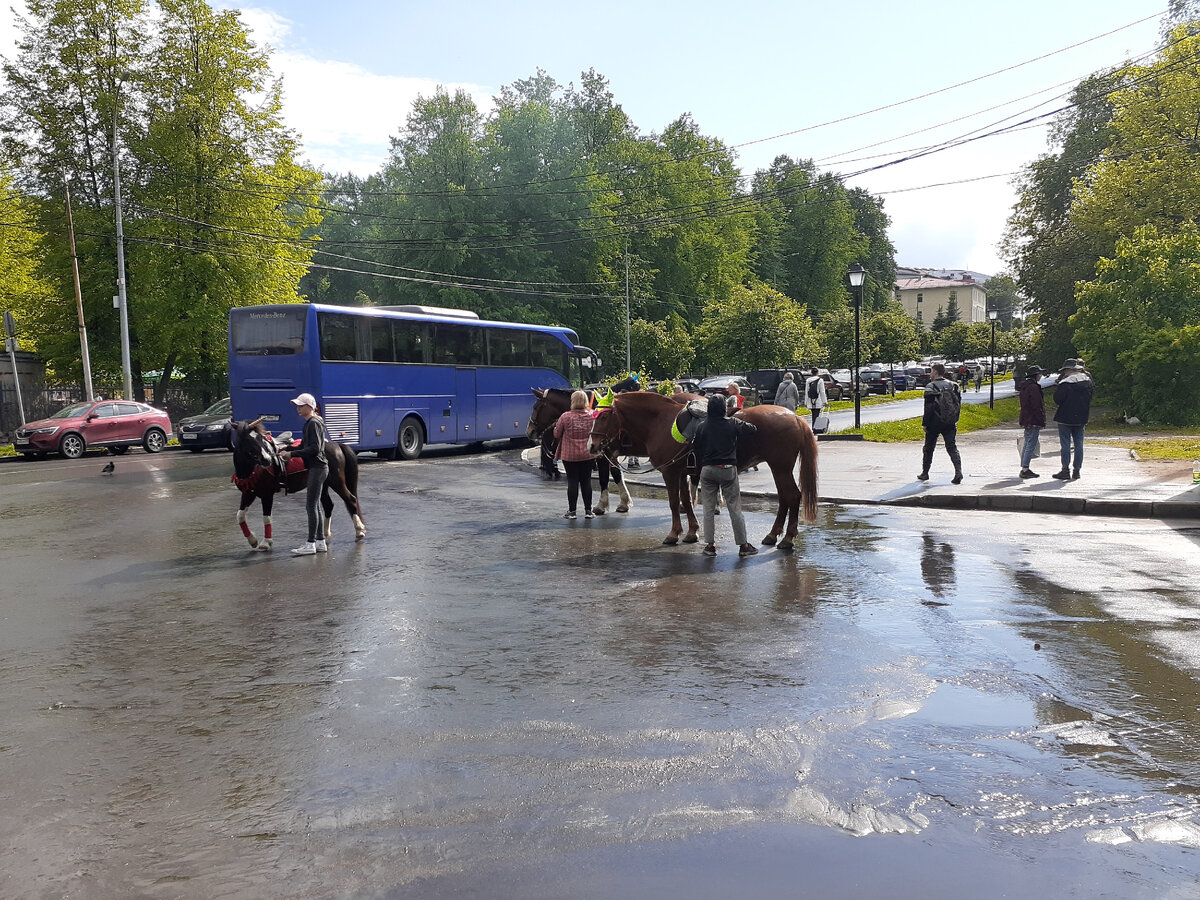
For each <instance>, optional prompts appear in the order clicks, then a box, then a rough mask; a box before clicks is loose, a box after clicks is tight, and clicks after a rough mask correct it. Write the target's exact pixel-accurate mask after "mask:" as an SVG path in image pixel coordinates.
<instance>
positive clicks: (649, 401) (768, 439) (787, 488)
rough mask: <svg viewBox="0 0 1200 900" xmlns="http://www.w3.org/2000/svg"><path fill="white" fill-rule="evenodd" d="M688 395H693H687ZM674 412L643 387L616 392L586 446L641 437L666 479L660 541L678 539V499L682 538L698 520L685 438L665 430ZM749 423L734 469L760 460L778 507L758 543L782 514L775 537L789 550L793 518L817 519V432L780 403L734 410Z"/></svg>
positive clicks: (688, 539) (691, 536)
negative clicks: (751, 430)
mask: <svg viewBox="0 0 1200 900" xmlns="http://www.w3.org/2000/svg"><path fill="white" fill-rule="evenodd" d="M689 399H694V398H689ZM678 415H679V402H678V398H670V397H663V396H660V395H659V394H655V393H652V392H648V391H639V392H637V393H632V394H622V395H621V396H619V397H617V398H616V399H615V400H614V401H613V405H612V408H611V409H608V410H601V411H600V414H599V415H598V416H597V417H596V421H595V422H594V423H593V425H592V436H591V438H590V440H589V441H588V449H589V450H591V451H592V452H593V453H595V452H597V451H598V450H599V449H600V448H601V447H603V446H606V445H608V444H611V443H612V442H614V441H617V440H619V439H620V438H621V436H622V435H629V436H630V437H632V438H633V439H634V440H637V441H639V442H641V443H644V444H645V446H646V451H647V455H648V456H649V457H650V463H651V465H653V466H654V468H656V469H658V470H659V471H660V472H662V475H663V480H664V481H665V482H666V485H667V497H668V499H669V500H670V504H671V531H670V532H669V533H668V534H667V537H666V538H665V539H664V540H663V543H664V544H668V545H671V544H677V543H679V536H680V535H681V534H682V533H683V523H682V522H681V521H680V517H679V507H680V504H681V503H682V505H683V508H684V511H685V512H686V513H687V517H688V532H687V534H686V535H685V536H684V537H683V542H684V543H685V544H692V543H695V542H696V532H697V531H698V530H699V527H700V524H699V522H697V521H696V513H695V511H694V510H693V508H692V501H691V497H690V495H689V492H688V490H687V485H686V476H687V474H688V469H689V465H691V466H692V467H693V468H694V461H692V460H690V459H689V457H690V456H691V447H690V444H680V443H678V442H677V441H676V440H675V438H673V437H672V436H671V426H672V425H673V424H674V422H675V419H676V417H677V416H678ZM737 418H739V419H744V420H745V421H747V422H749V423H750V424H751V425H753V426H755V428H756V429H757V432H756V433H755V434H753V435H746V436H744V437H741V438H739V439H738V444H737V447H738V461H737V465H738V469H741V470H745V469H747V468H749V467H750V466H754V465H758V464H760V463H766V464H767V465H768V466H770V467H771V475H772V476H773V477H774V478H775V492H776V494H777V495H778V497H779V508H778V510H777V511H776V514H775V524H774V525H773V526H772V527H771V531H770V532H769V533H768V534H767V536H766V537H765V538H763V540H762V542H763V543H764V544H774V543H775V542H776V541H779V534H780V532H781V531H783V528H784V520H785V519H786V520H787V531H785V532H784V533H783V540H781V541H779V549H780V550H791V549H792V547H793V546H794V539H795V537H796V532H797V529H798V523H797V519H798V517H799V516H800V515H801V514H803V518H804V522H805V523H806V524H808V525H811V524H813V523H814V522H816V521H817V438H816V436H815V435H814V434H813V432H812V428H811V427H810V426H809V424H808V422H807V421H806V420H805V419H803V418H802V417H800V416H797V415H796V414H795V413H792V412H789V411H788V410H786V409H784V408H783V407H782V406H755V407H752V408H750V409H745V410H742V411H741V412H739V413H737ZM797 458H799V460H800V484H799V486H797V484H796V479H795V477H794V476H793V474H792V472H793V470H794V469H795V467H796V460H797Z"/></svg>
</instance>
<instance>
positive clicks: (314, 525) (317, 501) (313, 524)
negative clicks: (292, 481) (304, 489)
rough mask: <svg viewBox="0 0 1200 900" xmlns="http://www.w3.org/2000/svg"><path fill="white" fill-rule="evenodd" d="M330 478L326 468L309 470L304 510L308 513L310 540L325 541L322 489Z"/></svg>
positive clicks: (310, 468)
mask: <svg viewBox="0 0 1200 900" xmlns="http://www.w3.org/2000/svg"><path fill="white" fill-rule="evenodd" d="M328 477H329V469H328V467H326V466H311V467H309V470H308V493H307V494H306V495H305V497H304V509H305V511H306V512H307V513H308V540H309V541H310V542H314V541H323V540H325V521H324V520H325V510H324V509H323V508H322V507H321V488H323V487H325V479H326V478H328Z"/></svg>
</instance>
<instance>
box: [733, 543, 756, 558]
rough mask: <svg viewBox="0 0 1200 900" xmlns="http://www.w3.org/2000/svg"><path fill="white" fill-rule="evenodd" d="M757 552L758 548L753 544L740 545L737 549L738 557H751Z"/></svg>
mask: <svg viewBox="0 0 1200 900" xmlns="http://www.w3.org/2000/svg"><path fill="white" fill-rule="evenodd" d="M757 552H758V548H757V547H755V546H754V545H753V544H742V546H740V547H738V556H753V555H754V554H755V553H757Z"/></svg>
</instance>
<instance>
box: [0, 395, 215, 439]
mask: <svg viewBox="0 0 1200 900" xmlns="http://www.w3.org/2000/svg"><path fill="white" fill-rule="evenodd" d="M93 392H94V393H95V396H96V397H97V398H99V397H120V396H121V395H122V393H123V388H122V387H121V385H119V384H95V385H93ZM227 393H228V391H227V389H226V388H224V387H223V386H221V387H213V386H211V385H194V384H171V385H169V386H168V387H166V388H160V387H159V386H158V385H156V384H147V385H146V402H147V403H149V404H150V405H151V406H156V407H158V408H159V409H161V410H164V411H165V412H166V413H167V415H169V416H170V417H171V422H172V423H176V422H178V421H179V420H180V419H181V418H183V417H184V416H191V415H195V414H196V413H198V412H202V411H203V410H204V409H205V408H206V407H208V406H211V405H212V404H213V403H215V402H216V401H217V400H220V399H221V398H222V397H224V396H225V395H226V394H227ZM86 399H87V398H86V396H85V394H84V390H83V388H82V387H80V386H78V385H41V386H40V387H39V388H38V389H37V390H29V389H26V388H22V390H21V401H22V403H24V406H25V421H26V422H33V421H36V420H37V419H44V418H45V417H46V416H49V415H51V414H53V413H55V412H58V410H60V409H62V408H63V407H64V406H67V405H68V404H71V403H78V402H80V401H82V400H86ZM21 424H22V423H21V414H20V409H19V407H18V404H17V392H16V390H15V389H14V388H12V387H11V386H9V385H3V386H0V438H3V439H4V440H5V442H7V441H9V440H11V439H12V435H13V432H15V431H16V430H17V428H18V426H20V425H21Z"/></svg>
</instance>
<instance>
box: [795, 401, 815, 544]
mask: <svg viewBox="0 0 1200 900" xmlns="http://www.w3.org/2000/svg"><path fill="white" fill-rule="evenodd" d="M797 423H798V424H799V425H800V494H801V500H800V502H801V505H802V507H803V508H802V509H801V516H802V518H803V519H804V524H805V525H814V524H816V521H817V436H816V435H815V434H813V430H812V428H811V427H810V426H809V424H808V423H807V422H806V421H804V419H801V418H799V417H797Z"/></svg>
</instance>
